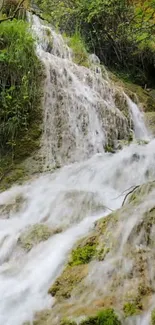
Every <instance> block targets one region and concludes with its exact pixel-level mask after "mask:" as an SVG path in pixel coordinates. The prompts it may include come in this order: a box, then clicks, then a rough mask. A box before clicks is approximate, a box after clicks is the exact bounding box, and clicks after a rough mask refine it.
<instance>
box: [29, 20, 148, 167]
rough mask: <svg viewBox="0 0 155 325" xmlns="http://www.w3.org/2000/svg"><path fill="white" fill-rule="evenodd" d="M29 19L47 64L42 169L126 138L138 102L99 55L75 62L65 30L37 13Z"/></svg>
mask: <svg viewBox="0 0 155 325" xmlns="http://www.w3.org/2000/svg"><path fill="white" fill-rule="evenodd" d="M31 19H32V28H33V32H34V34H35V35H37V37H38V43H37V53H38V56H39V57H40V59H41V60H42V62H43V63H44V66H45V69H46V80H45V95H44V105H43V106H44V107H45V113H44V134H43V138H42V149H41V151H42V153H41V154H42V157H43V158H44V163H43V165H44V169H45V170H46V169H48V168H49V167H54V166H57V165H59V166H61V165H64V164H66V163H70V162H74V161H79V160H80V161H81V160H82V159H87V158H88V157H90V156H92V155H93V154H96V153H102V152H103V151H104V147H105V145H107V144H108V145H109V144H110V145H113V144H114V143H115V141H116V140H117V139H119V140H121V139H128V137H129V133H130V127H131V112H133V109H132V107H133V105H135V108H136V104H134V103H133V102H132V101H131V100H130V99H129V98H128V97H127V96H126V95H125V94H124V93H123V92H122V90H119V89H116V88H115V87H114V86H113V84H112V83H111V82H110V80H109V79H108V76H107V73H106V72H105V71H104V72H103V73H102V70H101V68H100V66H99V60H97V59H96V57H95V55H92V56H90V67H91V69H88V68H86V67H83V66H78V65H76V64H75V63H74V62H73V59H72V56H73V54H72V50H71V49H70V48H69V47H68V46H67V44H66V43H65V41H64V40H63V38H62V36H61V35H58V34H56V33H55V31H53V30H52V29H51V28H50V27H49V26H45V25H43V24H42V23H41V22H40V20H39V18H38V17H36V16H33V17H31ZM102 74H104V77H102ZM121 101H122V102H123V104H122V105H123V106H124V107H123V109H122V108H121V103H120V102H121ZM136 109H137V111H138V112H139V110H138V107H137V108H136ZM139 114H140V113H139ZM132 119H133V121H134V122H135V123H134V126H135V125H136V128H137V129H138V130H140V131H139V132H137V131H136V136H137V137H139V136H140V138H141V133H142V137H146V134H144V130H143V125H141V124H142V122H141V124H140V122H138V119H137V115H136V114H132ZM141 129H142V132H141ZM145 131H146V130H145ZM146 133H147V131H146Z"/></svg>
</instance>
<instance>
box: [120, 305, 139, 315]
mask: <svg viewBox="0 0 155 325" xmlns="http://www.w3.org/2000/svg"><path fill="white" fill-rule="evenodd" d="M123 311H124V315H125V317H129V316H133V315H136V314H139V312H140V308H139V306H138V305H137V304H136V303H134V302H126V303H125V304H124V306H123Z"/></svg>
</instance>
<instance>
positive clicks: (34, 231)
mask: <svg viewBox="0 0 155 325" xmlns="http://www.w3.org/2000/svg"><path fill="white" fill-rule="evenodd" d="M52 234H53V231H52V230H51V229H49V227H48V226H46V225H44V224H36V225H33V226H31V227H30V229H28V230H27V231H26V232H25V233H23V234H22V235H21V236H20V238H19V239H18V244H19V245H20V246H21V247H22V248H23V249H25V250H26V251H30V250H31V249H32V248H33V247H34V246H35V245H37V244H39V243H40V242H42V241H46V240H47V239H49V237H50V236H51V235H52Z"/></svg>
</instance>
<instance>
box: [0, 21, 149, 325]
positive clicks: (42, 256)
mask: <svg viewBox="0 0 155 325" xmlns="http://www.w3.org/2000/svg"><path fill="white" fill-rule="evenodd" d="M33 30H34V32H36V33H37V35H38V37H39V40H38V46H37V51H38V55H39V56H40V57H41V59H42V61H43V62H44V64H45V68H46V81H45V96H44V108H45V118H44V134H43V138H42V147H41V154H42V156H43V157H44V159H43V164H44V167H45V170H47V169H48V166H55V165H57V164H59V165H65V164H66V163H67V166H63V167H62V168H60V169H58V170H56V171H55V172H54V173H50V172H46V173H44V174H42V175H40V176H35V177H34V178H32V179H31V181H30V182H28V183H25V184H23V185H22V186H17V185H16V186H14V187H12V188H11V189H10V190H8V191H6V192H3V193H1V194H0V325H4V324H5V325H22V324H23V323H24V322H26V321H30V322H32V321H33V317H34V316H35V313H36V312H37V311H41V310H44V309H47V308H51V307H52V305H53V304H55V298H53V297H51V295H49V294H48V289H49V288H50V286H51V285H52V284H53V283H54V281H55V280H56V278H57V277H58V276H59V275H60V274H61V272H62V270H63V268H64V265H65V264H66V263H67V261H68V255H69V253H70V252H71V249H72V248H73V246H74V244H75V243H76V242H77V240H78V239H80V238H82V237H84V236H86V235H87V234H88V233H89V232H91V231H94V222H95V221H97V220H98V219H100V218H101V217H103V216H105V217H106V215H108V214H109V212H111V210H114V211H115V210H117V209H119V208H120V207H121V205H122V202H123V199H124V196H125V194H126V193H127V191H128V189H129V188H131V187H132V186H135V185H137V184H143V183H146V182H148V181H151V180H153V179H154V178H155V169H154V164H155V140H152V141H150V143H148V144H147V145H138V144H131V145H130V146H127V147H125V148H124V149H122V150H121V151H118V152H116V153H115V154H111V153H105V152H104V147H105V146H106V145H109V144H113V143H114V142H115V141H116V140H120V139H127V138H128V136H129V132H130V128H131V127H132V125H134V128H135V135H136V137H138V138H142V139H146V138H147V139H148V134H147V130H146V128H145V125H144V123H143V120H142V119H140V120H139V118H137V110H138V108H137V106H134V104H133V102H132V101H130V100H129V99H126V95H124V94H123V92H121V91H120V90H118V89H115V87H114V86H113V85H112V84H111V83H110V80H109V79H108V77H107V76H105V79H103V77H102V73H101V69H100V66H98V68H97V67H96V66H95V65H94V66H93V67H92V69H90V70H89V69H88V68H85V67H79V66H77V65H76V64H75V63H73V61H72V52H71V50H70V49H69V48H68V46H67V45H66V44H65V42H64V41H63V39H62V37H61V36H60V35H57V34H56V33H55V32H54V31H53V30H52V29H51V28H50V27H48V26H44V25H42V24H41V22H40V21H39V19H38V18H37V17H33ZM49 35H50V36H49ZM49 37H50V40H51V43H50V42H49ZM47 39H48V41H47ZM91 61H93V60H92V59H91ZM93 62H94V61H93ZM93 64H94V63H93ZM95 64H96V62H95ZM96 69H97V70H96ZM120 99H121V102H123V103H124V105H125V106H123V110H122V106H121V107H120V106H119V105H118V103H119V102H120ZM122 100H123V101H122ZM116 103H117V104H116ZM125 112H126V114H124V113H125ZM138 112H139V110H138ZM139 114H140V113H139ZM151 193H152V192H151ZM149 195H150V196H148V198H147V201H145V202H141V207H140V209H141V214H142V211H143V210H144V212H146V211H147V208H149V209H151V208H153V194H149ZM130 212H131V210H130V209H129V211H128V210H126V212H125V213H126V214H125V215H126V218H124V219H123V217H122V219H121V220H120V221H118V224H117V225H115V224H114V229H111V231H112V232H114V239H115V243H116V246H115V249H112V250H111V252H110V254H111V255H110V258H108V259H107V260H105V261H100V262H93V264H91V266H90V272H89V277H88V280H89V286H88V287H89V290H88V292H87V291H86V293H85V295H83V294H82V296H81V297H82V298H81V299H84V300H86V296H87V303H88V305H89V304H90V305H91V301H92V292H93V294H94V295H95V294H96V295H99V289H100V290H101V291H102V293H103V292H104V290H105V292H107V291H110V287H111V285H112V284H113V279H112V276H111V275H112V274H113V273H116V275H117V273H118V272H117V271H118V270H119V271H120V272H124V273H125V272H126V274H129V273H130V271H131V269H132V265H131V263H132V262H131V261H130V260H129V261H128V260H125V258H124V252H125V251H126V249H127V248H126V247H127V245H128V240H129V237H130V240H131V241H132V247H133V250H134V248H135V247H136V245H141V241H140V239H139V241H138V239H137V240H136V235H135V236H134V231H133V232H132V230H133V229H134V228H135V224H138V223H139V220H140V219H141V218H142V215H141V214H140V213H138V212H137V208H136V207H134V209H133V210H132V215H130ZM133 212H134V213H133ZM111 218H113V217H112V215H111ZM115 229H116V230H117V231H115ZM132 236H133V240H132ZM141 236H142V234H141V233H140V234H139V237H138V238H141ZM101 237H102V236H101ZM144 244H145V242H144V243H143V245H144ZM153 252H154V251H153ZM152 256H153V255H150V258H152ZM123 259H124V264H123V262H122V261H123ZM116 260H117V261H116ZM114 261H116V262H117V263H114ZM130 262H131V263H130ZM119 263H120V264H119ZM116 265H117V267H118V269H117V267H116ZM150 271H152V269H151V268H150ZM148 276H149V277H150V278H149V280H150V281H151V279H152V280H153V277H154V274H153V275H152V273H151V272H150V274H149V275H148ZM151 277H152V278H151ZM116 289H117V290H116V291H117V294H119V295H122V296H123V293H122V292H121V284H120V286H119V290H118V288H116ZM73 300H74V297H73ZM81 301H82V300H81ZM54 308H55V306H53V309H54ZM148 317H149V315H148V314H146V315H144V317H143V320H141V319H140V320H139V318H136V319H134V320H129V322H130V324H132V325H134V324H136V325H139V324H143V325H147V324H148V320H147V319H148ZM32 324H33V323H32ZM40 324H41V323H40ZM47 324H59V319H58V318H56V320H54V322H53V323H52V322H51V323H47ZM43 325H44V324H43Z"/></svg>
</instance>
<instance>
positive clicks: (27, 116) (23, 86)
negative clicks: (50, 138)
mask: <svg viewBox="0 0 155 325" xmlns="http://www.w3.org/2000/svg"><path fill="white" fill-rule="evenodd" d="M40 67H41V64H40V62H39V60H38V58H37V57H36V54H35V48H34V39H33V37H32V35H31V34H30V32H29V25H28V24H27V23H26V22H24V21H22V20H15V19H14V20H13V21H7V22H4V23H2V24H1V29H0V107H1V109H0V150H2V151H7V150H9V149H10V148H11V149H12V150H13V148H14V147H15V145H14V144H15V143H16V139H17V138H18V136H19V134H24V132H26V131H27V129H28V126H29V124H30V123H31V120H33V119H34V116H33V115H34V112H35V108H36V106H37V104H38V100H39V89H40V85H38V82H39V75H40Z"/></svg>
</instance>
